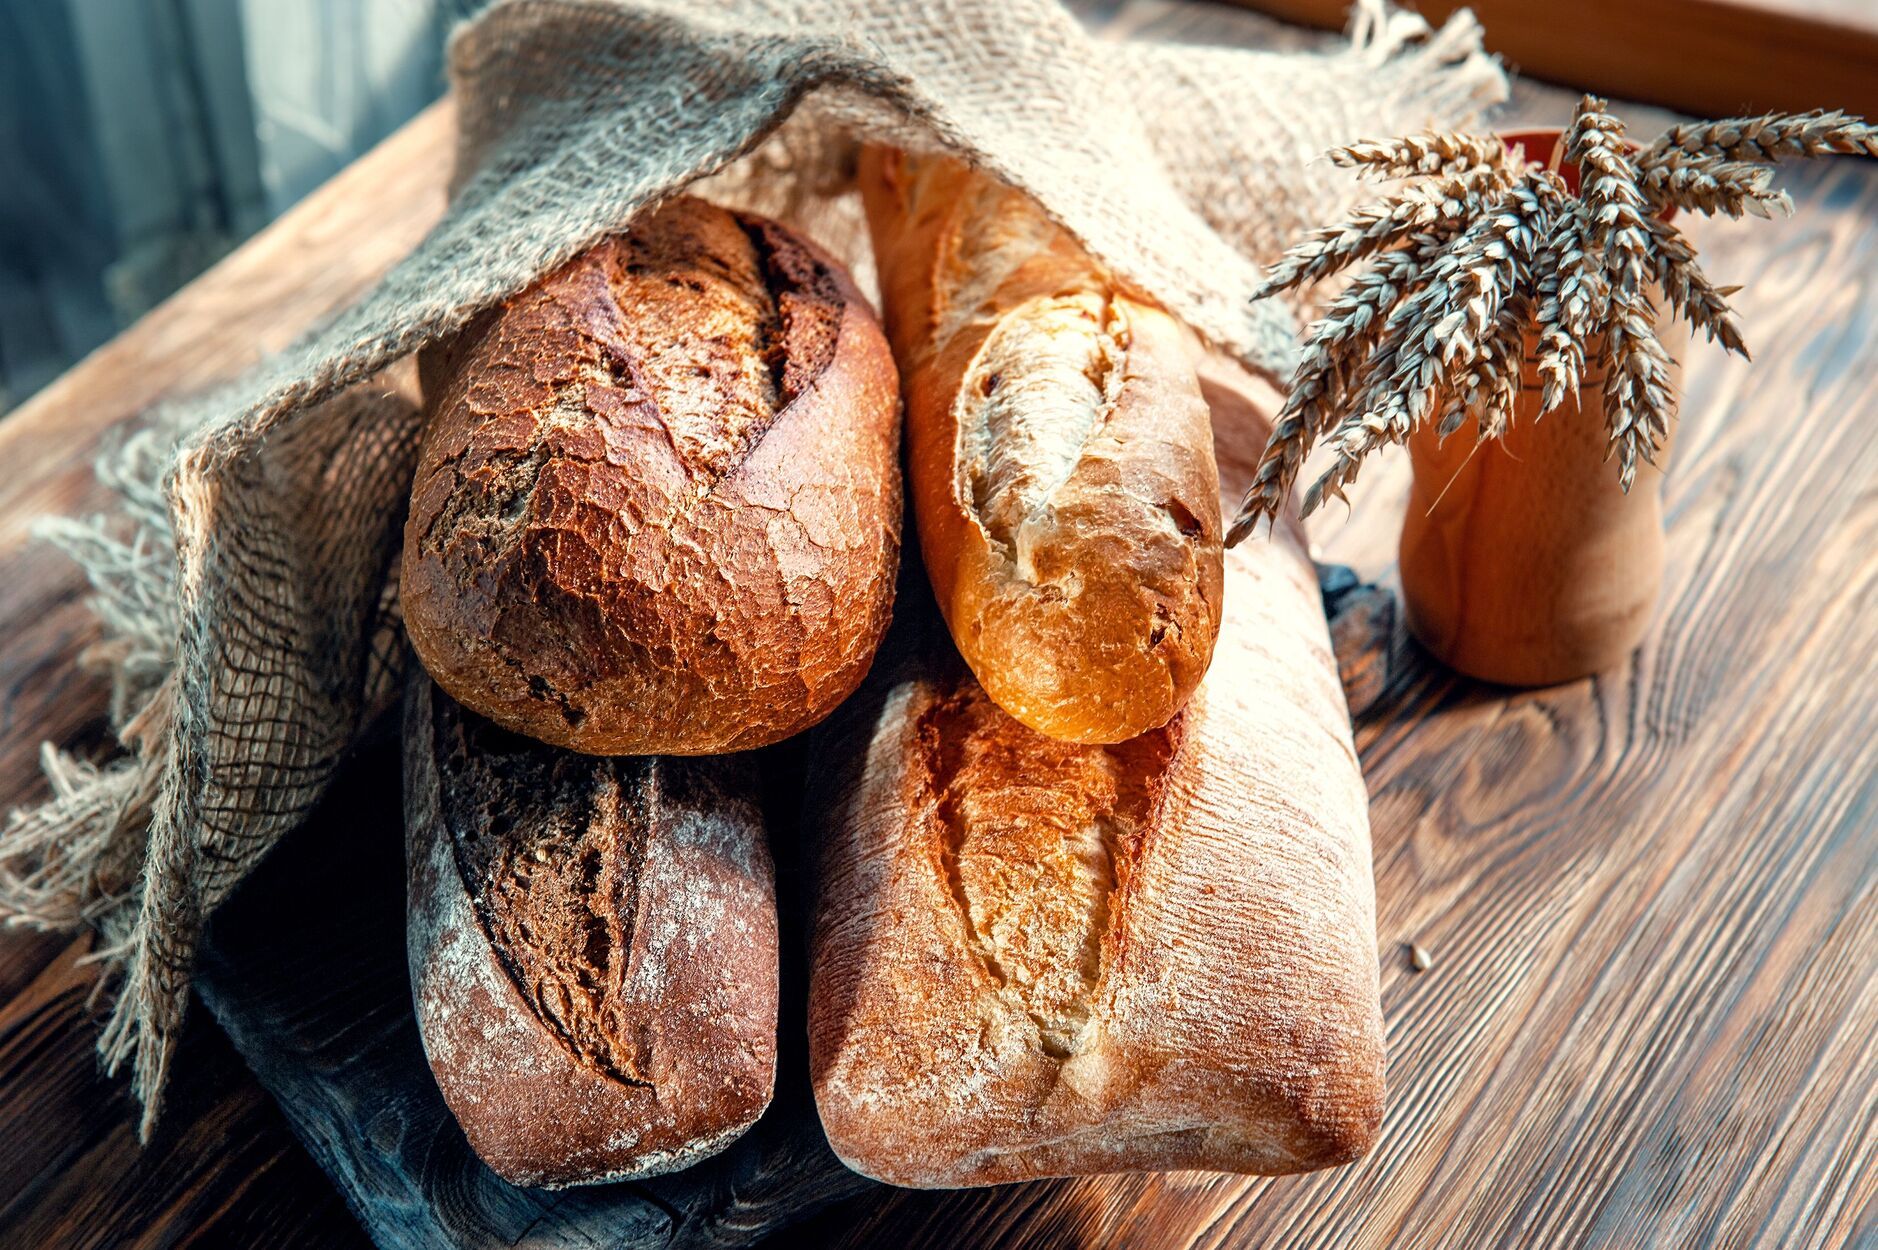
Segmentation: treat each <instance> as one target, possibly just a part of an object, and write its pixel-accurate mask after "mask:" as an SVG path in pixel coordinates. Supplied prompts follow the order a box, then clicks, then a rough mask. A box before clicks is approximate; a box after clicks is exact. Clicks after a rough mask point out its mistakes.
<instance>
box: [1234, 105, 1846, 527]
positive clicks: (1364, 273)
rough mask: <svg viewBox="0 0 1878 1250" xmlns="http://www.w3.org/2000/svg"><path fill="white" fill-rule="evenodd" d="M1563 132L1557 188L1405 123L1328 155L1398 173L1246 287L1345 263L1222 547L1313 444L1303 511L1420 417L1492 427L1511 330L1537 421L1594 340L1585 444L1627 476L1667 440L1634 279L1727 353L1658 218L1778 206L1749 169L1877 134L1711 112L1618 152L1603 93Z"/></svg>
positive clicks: (1719, 316)
mask: <svg viewBox="0 0 1878 1250" xmlns="http://www.w3.org/2000/svg"><path fill="white" fill-rule="evenodd" d="M1562 144H1563V149H1564V150H1563V153H1562V154H1563V155H1564V156H1566V157H1567V158H1568V159H1570V160H1571V161H1572V162H1573V163H1574V164H1575V165H1576V166H1577V167H1578V170H1579V175H1580V190H1579V194H1578V195H1577V197H1576V198H1573V197H1571V196H1570V195H1568V194H1567V193H1566V191H1565V187H1564V184H1563V182H1562V181H1561V180H1560V179H1559V178H1558V177H1557V176H1556V175H1555V174H1553V173H1551V172H1549V171H1547V170H1545V169H1542V168H1539V167H1537V166H1535V165H1531V164H1529V163H1527V162H1525V161H1524V160H1515V159H1511V158H1509V157H1508V156H1507V155H1506V154H1505V151H1504V145H1503V144H1501V143H1500V142H1499V141H1497V140H1493V139H1489V138H1486V137H1484V136H1479V135H1453V134H1434V133H1429V134H1417V135H1410V136H1406V137H1404V138H1400V139H1393V140H1383V141H1365V142H1361V143H1353V144H1350V145H1348V146H1346V147H1342V148H1338V149H1336V150H1334V151H1333V152H1331V153H1330V159H1331V161H1332V162H1334V163H1335V164H1337V165H1339V166H1342V167H1344V168H1347V169H1352V170H1354V171H1356V173H1357V174H1358V175H1359V176H1363V177H1384V178H1400V179H1407V180H1409V181H1410V184H1411V185H1409V186H1407V187H1405V188H1403V189H1402V190H1400V191H1398V192H1397V193H1396V194H1394V195H1392V196H1389V197H1387V198H1385V199H1383V200H1380V201H1377V202H1375V203H1372V204H1368V205H1365V206H1364V207H1362V208H1360V209H1357V210H1356V211H1355V212H1353V213H1352V214H1350V216H1349V217H1348V218H1346V219H1345V220H1344V221H1343V222H1342V223H1340V224H1339V225H1336V226H1333V227H1330V228H1328V229H1324V230H1319V231H1317V232H1315V233H1313V234H1312V235H1311V236H1310V237H1308V238H1307V239H1305V241H1304V242H1302V243H1301V244H1299V245H1298V246H1297V247H1295V248H1293V249H1292V250H1291V251H1290V252H1287V253H1286V254H1285V256H1284V257H1283V258H1282V259H1281V260H1280V261H1279V262H1278V263H1277V264H1276V265H1274V266H1273V267H1272V269H1271V271H1270V272H1269V274H1268V275H1267V277H1266V280H1265V282H1264V284H1263V285H1262V286H1261V287H1260V289H1259V292H1258V294H1259V295H1261V296H1262V295H1268V294H1271V293H1273V292H1276V291H1281V290H1286V289H1289V288H1293V287H1298V286H1303V285H1306V284H1308V283H1311V282H1315V281H1318V280H1320V279H1322V278H1325V277H1328V276H1330V275H1331V274H1334V273H1336V272H1338V271H1340V270H1342V269H1345V268H1348V267H1350V266H1353V265H1359V263H1361V267H1359V268H1358V269H1357V271H1356V273H1355V275H1354V276H1353V277H1352V279H1351V281H1350V283H1349V285H1348V286H1347V287H1346V288H1345V289H1344V290H1343V292H1342V293H1341V294H1340V295H1338V296H1337V298H1336V299H1334V300H1332V301H1331V303H1330V304H1329V306H1328V307H1327V308H1326V309H1325V312H1324V315H1323V316H1322V317H1321V318H1319V319H1318V320H1317V321H1315V322H1313V323H1312V324H1311V326H1310V328H1309V330H1308V331H1307V333H1306V340H1305V344H1304V350H1303V352H1302V353H1301V359H1300V363H1299V365H1298V368H1297V371H1296V373H1295V375H1294V377H1293V379H1292V386H1291V391H1290V394H1289V395H1288V396H1287V397H1286V400H1285V404H1284V406H1283V408H1282V409H1281V410H1280V411H1279V414H1278V418H1277V420H1276V421H1275V422H1274V424H1273V429H1272V436H1271V439H1270V441H1269V442H1268V443H1267V444H1266V448H1265V453H1264V455H1263V456H1262V457H1261V458H1260V460H1259V465H1258V469H1257V472H1256V473H1255V474H1254V476H1253V481H1252V485H1251V486H1250V487H1249V488H1248V489H1247V491H1246V495H1245V499H1244V501H1243V502H1242V504H1241V505H1240V510H1239V515H1238V517H1237V518H1236V519H1235V521H1234V522H1233V525H1232V528H1231V530H1230V531H1229V533H1228V536H1227V541H1228V542H1229V543H1237V542H1239V541H1240V540H1241V539H1243V538H1244V537H1245V535H1246V534H1248V533H1250V532H1251V530H1252V529H1253V528H1254V527H1255V526H1256V524H1257V522H1258V520H1259V519H1260V518H1261V517H1273V516H1276V515H1277V513H1278V510H1279V508H1280V507H1281V506H1282V505H1283V502H1284V500H1285V498H1286V497H1287V496H1288V495H1289V494H1290V493H1291V491H1292V490H1293V489H1294V488H1295V485H1296V482H1297V478H1298V474H1299V472H1300V470H1301V469H1302V467H1303V464H1304V461H1305V459H1306V457H1308V456H1309V455H1310V453H1311V451H1312V449H1313V447H1315V446H1316V445H1317V444H1318V443H1319V442H1323V443H1325V444H1326V445H1327V446H1328V448H1329V449H1331V450H1332V451H1333V452H1334V455H1333V457H1332V463H1331V465H1330V467H1329V469H1328V470H1326V471H1325V473H1324V474H1323V475H1322V476H1321V477H1319V478H1318V480H1317V481H1316V482H1314V483H1312V485H1311V486H1310V487H1309V489H1307V490H1306V491H1305V492H1304V497H1303V501H1302V503H1303V511H1304V513H1305V514H1306V515H1309V514H1310V513H1311V512H1313V511H1315V510H1316V509H1317V508H1318V507H1319V506H1321V505H1322V503H1323V501H1324V500H1326V499H1330V498H1341V497H1343V496H1344V490H1345V488H1346V487H1347V486H1348V485H1349V484H1350V483H1351V482H1353V481H1354V480H1355V479H1356V475H1357V472H1358V471H1359V470H1360V469H1361V467H1362V465H1363V463H1364V461H1365V460H1366V459H1367V458H1368V457H1369V455H1370V454H1371V453H1373V452H1374V451H1376V450H1377V449H1378V448H1380V447H1383V446H1386V445H1388V444H1390V443H1399V442H1403V441H1405V440H1406V439H1407V438H1408V437H1409V435H1410V434H1411V433H1412V432H1413V431H1414V430H1415V428H1416V427H1417V426H1419V425H1420V424H1421V423H1422V422H1424V421H1428V420H1430V419H1433V420H1436V421H1437V427H1436V432H1437V434H1438V435H1440V436H1442V437H1446V436H1447V435H1450V434H1452V433H1454V432H1455V431H1456V430H1458V429H1459V428H1460V427H1461V426H1462V425H1463V424H1464V423H1465V422H1466V420H1467V419H1468V417H1469V416H1472V417H1473V418H1474V419H1475V422H1476V433H1477V437H1479V438H1481V439H1488V438H1496V437H1499V436H1500V435H1502V434H1504V433H1505V431H1506V429H1507V427H1508V425H1509V424H1510V423H1511V421H1512V420H1513V416H1514V407H1515V403H1516V401H1517V399H1518V396H1519V392H1520V385H1521V376H1522V368H1523V363H1524V362H1523V356H1524V350H1525V344H1526V342H1527V339H1528V338H1529V337H1530V338H1531V339H1532V340H1533V342H1534V345H1535V346H1534V351H1535V357H1534V358H1535V367H1536V369H1537V372H1538V374H1539V378H1540V383H1541V396H1540V401H1539V413H1540V414H1541V415H1543V414H1545V413H1547V412H1551V411H1552V410H1554V409H1556V408H1558V407H1559V406H1560V405H1561V404H1563V403H1564V402H1565V400H1566V399H1567V398H1569V397H1571V396H1572V395H1575V394H1576V393H1577V392H1578V388H1579V387H1580V385H1581V384H1582V382H1583V380H1584V377H1585V374H1586V368H1587V360H1586V357H1587V354H1588V353H1589V352H1590V351H1592V350H1593V347H1592V345H1593V344H1596V351H1597V354H1598V359H1597V363H1598V365H1599V366H1600V368H1601V369H1602V371H1603V374H1604V380H1603V389H1602V399H1603V401H1604V407H1605V416H1606V422H1607V429H1606V436H1607V438H1608V439H1609V443H1610V449H1611V455H1612V456H1613V457H1614V458H1615V459H1616V460H1617V461H1618V480H1619V481H1620V483H1621V484H1622V485H1623V486H1624V488H1625V489H1629V487H1630V485H1631V483H1632V481H1633V480H1634V479H1635V476H1636V472H1637V466H1638V464H1639V463H1641V462H1645V461H1651V462H1653V461H1654V460H1655V458H1656V456H1657V454H1658V450H1659V449H1660V447H1661V446H1662V444H1663V441H1664V439H1665V438H1666V437H1667V436H1668V433H1669V422H1670V419H1671V416H1672V415H1673V413H1674V411H1675V402H1676V397H1675V395H1674V394H1673V393H1672V388H1671V385H1670V381H1669V367H1670V364H1671V363H1672V362H1671V361H1670V359H1669V356H1668V353H1667V352H1665V351H1664V350H1663V344H1662V341H1661V339H1660V338H1659V336H1658V334H1657V330H1656V317H1657V315H1658V313H1657V310H1656V309H1655V308H1653V307H1652V306H1651V303H1650V300H1649V297H1648V294H1647V291H1648V289H1649V284H1650V283H1651V282H1654V283H1655V284H1656V285H1657V286H1658V287H1659V288H1661V290H1662V292H1663V300H1664V304H1665V310H1664V311H1667V312H1670V313H1674V314H1677V315H1680V316H1682V317H1683V318H1685V319H1686V320H1687V321H1689V323H1690V324H1691V325H1693V326H1694V327H1695V328H1697V329H1699V330H1702V331H1703V332H1705V333H1706V334H1707V335H1708V337H1709V338H1710V339H1711V340H1712V341H1714V342H1716V343H1718V344H1720V345H1721V346H1722V347H1723V348H1724V349H1726V350H1728V351H1731V352H1735V353H1737V354H1739V355H1741V356H1746V355H1747V346H1746V344H1745V343H1744V342H1743V341H1742V338H1741V332H1740V328H1739V327H1738V326H1737V325H1736V324H1735V321H1734V317H1733V314H1732V313H1731V312H1730V310H1729V308H1728V297H1729V296H1730V295H1732V294H1734V292H1735V290H1736V289H1737V288H1734V287H1717V286H1715V285H1714V284H1713V283H1711V282H1710V281H1709V280H1708V277H1707V276H1706V275H1705V274H1704V273H1703V272H1702V270H1701V268H1700V266H1699V265H1697V263H1696V253H1695V249H1694V248H1693V247H1692V246H1690V244H1689V243H1688V242H1687V241H1686V240H1685V239H1684V238H1683V237H1682V234H1681V232H1680V231H1679V230H1677V229H1676V227H1675V226H1673V225H1672V224H1671V223H1670V222H1669V221H1667V220H1665V217H1666V215H1667V213H1668V212H1669V211H1670V210H1675V209H1679V210H1682V211H1685V212H1690V213H1702V214H1710V215H1712V214H1724V215H1727V216H1731V217H1739V216H1742V215H1743V214H1750V213H1751V214H1755V215H1758V216H1762V217H1766V216H1770V215H1771V214H1772V212H1773V211H1774V210H1776V209H1779V210H1783V211H1787V212H1791V210H1792V204H1791V201H1790V200H1788V198H1787V196H1786V195H1785V194H1784V193H1782V192H1780V191H1777V190H1775V189H1774V186H1773V182H1772V177H1771V174H1770V172H1769V171H1768V170H1767V169H1766V168H1765V166H1766V164H1767V163H1768V162H1770V161H1774V160H1777V159H1779V158H1781V157H1784V156H1817V155H1821V154H1824V153H1827V152H1865V153H1869V154H1871V155H1878V129H1874V128H1873V127H1872V126H1870V125H1868V124H1866V123H1865V122H1864V121H1862V120H1860V119H1858V118H1854V117H1850V116H1848V115H1846V114H1843V113H1810V114H1803V115H1797V116H1792V115H1770V116H1767V117H1757V118H1729V119H1726V120H1723V121H1718V122H1706V123H1698V124H1691V125H1685V126H1677V127H1675V128H1673V129H1671V130H1670V131H1668V132H1667V133H1666V134H1664V135H1663V136H1662V137H1661V138H1660V139H1658V140H1657V141H1656V142H1655V143H1654V144H1652V145H1651V146H1650V147H1648V148H1647V149H1644V150H1643V151H1641V152H1636V153H1633V150H1632V148H1631V147H1630V145H1629V144H1628V143H1627V142H1626V141H1625V139H1624V127H1623V124H1622V123H1621V122H1620V121H1618V120H1617V119H1616V118H1615V117H1613V116H1612V115H1611V113H1610V111H1609V109H1608V107H1607V106H1606V104H1605V102H1604V101H1603V100H1601V99H1598V98H1596V97H1593V96H1586V97H1585V98H1584V99H1583V100H1581V101H1580V102H1579V105H1578V108H1577V109H1576V110H1575V112H1574V114H1573V118H1572V124H1571V127H1570V129H1569V130H1568V131H1567V133H1566V135H1565V136H1564V138H1563V140H1562ZM1418 180H1419V181H1418ZM1437 397H1440V398H1441V402H1440V404H1439V405H1437V403H1436V399H1437ZM1437 407H1438V409H1439V411H1438V413H1437V411H1436V410H1437Z"/></svg>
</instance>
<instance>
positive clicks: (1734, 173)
mask: <svg viewBox="0 0 1878 1250" xmlns="http://www.w3.org/2000/svg"><path fill="white" fill-rule="evenodd" d="M1639 168H1640V169H1641V166H1639ZM1642 172H1643V180H1642V182H1641V184H1640V186H1641V189H1642V191H1643V197H1644V199H1646V200H1648V201H1649V202H1650V204H1651V205H1652V206H1653V207H1654V208H1656V209H1657V210H1658V211H1659V212H1660V211H1661V210H1662V209H1664V208H1667V207H1668V206H1669V205H1671V204H1674V205H1676V206H1677V207H1679V208H1686V209H1688V210H1689V211H1690V212H1701V213H1709V214H1711V215H1712V214H1715V213H1723V214H1726V215H1727V216H1729V217H1739V216H1741V215H1742V214H1743V213H1752V214H1753V215H1754V216H1756V217H1763V218H1765V217H1771V216H1773V210H1775V209H1779V210H1780V211H1781V212H1782V213H1783V214H1784V215H1786V216H1789V217H1791V216H1792V215H1793V201H1792V200H1791V199H1790V198H1789V197H1788V196H1787V193H1786V192H1785V191H1776V190H1774V188H1773V179H1774V175H1773V171H1772V170H1771V169H1769V168H1768V167H1767V166H1765V165H1755V164H1751V163H1749V162H1747V161H1732V160H1729V159H1728V158H1726V157H1722V156H1698V155H1693V154H1691V153H1688V152H1684V151H1682V150H1681V149H1676V150H1674V151H1671V152H1670V153H1668V154H1667V155H1666V156H1665V157H1664V158H1663V159H1662V160H1660V161H1658V162H1656V163H1655V164H1653V165H1651V166H1649V167H1648V168H1647V169H1643V170H1642Z"/></svg>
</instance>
